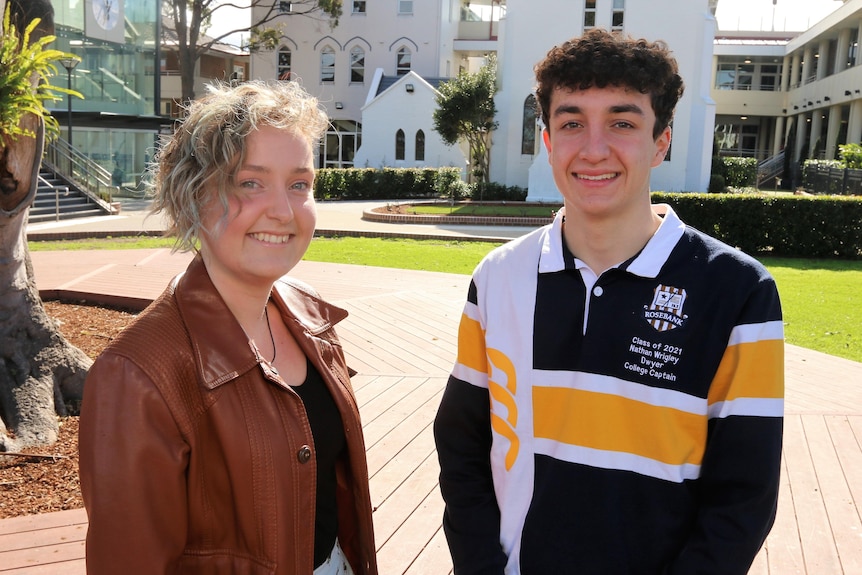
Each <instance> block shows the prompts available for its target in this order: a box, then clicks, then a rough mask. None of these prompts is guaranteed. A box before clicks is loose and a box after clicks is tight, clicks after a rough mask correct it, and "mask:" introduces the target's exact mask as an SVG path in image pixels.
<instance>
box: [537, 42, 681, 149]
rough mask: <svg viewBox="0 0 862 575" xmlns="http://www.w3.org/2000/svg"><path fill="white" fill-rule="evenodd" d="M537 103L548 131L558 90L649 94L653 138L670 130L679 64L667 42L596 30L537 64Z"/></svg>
mask: <svg viewBox="0 0 862 575" xmlns="http://www.w3.org/2000/svg"><path fill="white" fill-rule="evenodd" d="M534 70H535V73H536V82H537V87H536V99H537V100H538V105H539V110H540V112H541V114H542V121H543V122H544V123H545V126H548V125H549V124H548V121H549V119H550V118H549V115H550V107H551V94H552V93H553V91H554V89H556V88H565V89H569V90H588V89H589V88H594V87H595V88H606V87H608V86H611V87H617V88H628V89H630V90H636V91H638V92H640V93H642V94H649V96H650V100H651V101H652V107H653V111H654V112H655V116H656V123H655V127H654V128H653V137H654V138H658V136H659V135H660V134H661V133H662V132H663V131H664V129H665V128H666V127H668V126H669V125H670V122H671V120H672V119H673V111H674V108H676V104H677V102H678V101H679V99H680V97H682V92H683V90H684V86H683V82H682V78H681V77H680V75H679V68H678V66H677V63H676V60H675V59H674V58H673V56H671V53H670V49H669V48H668V47H667V44H665V43H664V42H662V41H657V42H649V41H647V40H644V39H640V40H635V39H633V38H631V37H626V36H622V35H620V34H611V33H609V32H607V31H605V30H601V29H597V28H596V29H592V30H589V31H587V32H586V33H584V35H583V36H581V37H580V38H573V39H571V40H568V41H566V42H564V43H563V44H561V45H559V46H555V47H554V48H552V49H551V50H550V51H549V52H548V54H547V56H545V59H544V60H542V61H541V62H539V63H538V64H536V67H535V69H534Z"/></svg>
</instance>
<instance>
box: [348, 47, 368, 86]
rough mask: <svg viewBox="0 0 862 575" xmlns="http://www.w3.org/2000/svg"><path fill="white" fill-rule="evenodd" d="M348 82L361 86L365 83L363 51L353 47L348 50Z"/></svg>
mask: <svg viewBox="0 0 862 575" xmlns="http://www.w3.org/2000/svg"><path fill="white" fill-rule="evenodd" d="M350 82H351V84H352V83H357V84H362V83H363V82H365V50H363V49H362V48H360V47H359V46H354V47H353V48H352V49H351V50H350Z"/></svg>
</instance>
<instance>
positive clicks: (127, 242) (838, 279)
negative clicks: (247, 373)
mask: <svg viewBox="0 0 862 575" xmlns="http://www.w3.org/2000/svg"><path fill="white" fill-rule="evenodd" d="M171 245H173V242H172V240H170V239H165V238H113V239H104V240H75V241H65V242H30V244H29V246H30V249H31V250H32V251H36V250H59V249H139V248H154V247H170V246H171ZM497 245H499V244H497V243H492V242H472V241H470V242H468V241H456V240H452V241H443V240H411V239H395V238H352V237H343V238H315V240H314V241H312V242H311V247H310V248H309V250H308V253H307V254H306V256H305V259H307V260H309V261H321V262H333V263H346V264H357V265H369V266H380V267H394V268H402V269H415V270H427V271H435V272H447V273H456V274H469V273H471V272H472V271H473V268H474V267H475V266H476V264H477V263H479V260H481V259H482V257H484V256H485V254H487V253H488V252H489V251H490V250H491V249H493V248H494V247H495V246H497ZM762 261H763V263H764V265H766V267H767V268H768V269H769V271H770V272H771V273H772V274H773V276H774V277H775V281H776V283H777V284H778V290H779V293H780V294H781V300H782V306H783V308H784V321H785V334H786V337H787V341H788V342H789V343H792V344H794V345H799V346H802V347H806V348H809V349H814V350H817V351H821V352H824V353H828V354H831V355H836V356H839V357H844V358H847V359H852V360H854V361H860V362H862V262H860V261H845V260H807V259H790V258H763V259H762Z"/></svg>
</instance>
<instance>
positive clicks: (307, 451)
mask: <svg viewBox="0 0 862 575" xmlns="http://www.w3.org/2000/svg"><path fill="white" fill-rule="evenodd" d="M296 458H297V459H298V460H299V462H300V463H308V462H309V460H310V459H311V448H310V447H309V446H307V445H303V446H302V447H300V448H299V451H297V452H296Z"/></svg>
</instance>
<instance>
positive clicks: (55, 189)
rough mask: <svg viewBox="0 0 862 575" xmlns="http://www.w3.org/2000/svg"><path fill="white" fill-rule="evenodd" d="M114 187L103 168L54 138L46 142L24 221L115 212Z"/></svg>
mask: <svg viewBox="0 0 862 575" xmlns="http://www.w3.org/2000/svg"><path fill="white" fill-rule="evenodd" d="M61 167H64V168H65V169H64V168H61ZM116 191H117V187H116V186H114V185H112V183H111V174H110V173H109V172H108V171H107V170H105V169H104V168H103V167H102V166H100V165H99V164H97V163H96V162H94V161H93V160H91V159H90V158H89V157H87V156H86V155H84V154H82V153H81V152H80V151H78V150H76V149H75V148H72V147H71V146H69V144H68V142H66V141H65V140H63V139H62V138H58V139H57V140H54V141H52V142H50V143H49V144H48V145H47V149H46V151H45V157H44V159H43V160H42V165H41V166H40V168H39V183H38V186H37V187H36V197H35V198H34V199H33V204H32V205H31V207H30V215H29V219H28V220H27V222H28V223H31V224H33V223H39V222H53V221H60V220H67V219H72V218H83V217H89V216H103V215H110V214H115V213H117V209H116V208H114V207H113V205H112V204H111V201H112V197H113V194H114V193H115V192H116Z"/></svg>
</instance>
